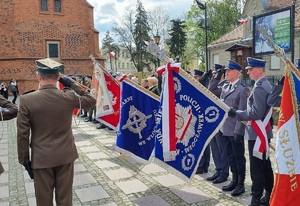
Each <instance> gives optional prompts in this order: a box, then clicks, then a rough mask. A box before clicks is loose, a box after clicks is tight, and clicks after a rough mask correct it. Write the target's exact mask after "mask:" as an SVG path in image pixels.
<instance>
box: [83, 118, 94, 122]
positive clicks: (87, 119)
mask: <svg viewBox="0 0 300 206" xmlns="http://www.w3.org/2000/svg"><path fill="white" fill-rule="evenodd" d="M84 121H85V122H91V121H93V120H92V118H86V119H85V120H84Z"/></svg>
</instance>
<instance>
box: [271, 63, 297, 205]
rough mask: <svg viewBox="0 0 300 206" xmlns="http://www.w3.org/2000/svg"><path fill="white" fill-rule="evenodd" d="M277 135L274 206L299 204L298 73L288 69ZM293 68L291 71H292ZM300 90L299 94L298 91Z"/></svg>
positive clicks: (272, 200) (273, 192)
mask: <svg viewBox="0 0 300 206" xmlns="http://www.w3.org/2000/svg"><path fill="white" fill-rule="evenodd" d="M285 71H288V73H286V75H285V80H284V86H283V91H282V99H281V105H280V113H279V119H278V129H277V134H276V154H275V157H276V161H275V163H276V165H275V183H274V188H273V191H272V195H271V200H270V205H271V206H286V205H288V206H296V205H299V202H300V195H299V194H300V151H299V134H298V130H299V119H298V117H299V111H298V108H299V105H298V104H299V103H298V101H297V99H300V98H299V96H300V91H297V90H299V86H300V79H299V76H298V75H299V74H296V73H294V71H291V69H290V68H286V69H285ZM290 71H291V72H290ZM297 93H298V94H297Z"/></svg>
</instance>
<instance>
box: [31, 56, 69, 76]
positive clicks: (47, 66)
mask: <svg viewBox="0 0 300 206" xmlns="http://www.w3.org/2000/svg"><path fill="white" fill-rule="evenodd" d="M35 63H36V65H37V70H38V72H39V73H41V74H59V69H60V68H63V67H64V65H63V64H61V63H59V62H57V61H54V60H53V59H50V58H46V59H39V60H36V61H35Z"/></svg>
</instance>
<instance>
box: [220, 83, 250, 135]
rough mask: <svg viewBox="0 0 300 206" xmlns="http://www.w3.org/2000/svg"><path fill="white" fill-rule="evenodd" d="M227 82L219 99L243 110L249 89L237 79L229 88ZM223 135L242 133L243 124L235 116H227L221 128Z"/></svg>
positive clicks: (243, 129)
mask: <svg viewBox="0 0 300 206" xmlns="http://www.w3.org/2000/svg"><path fill="white" fill-rule="evenodd" d="M229 85H230V84H229V82H228V83H227V84H225V85H224V86H223V88H222V93H221V96H220V99H221V100H223V101H224V103H225V104H227V105H228V106H229V107H233V108H235V109H239V110H244V109H246V107H247V97H248V95H249V92H250V91H249V89H248V87H246V85H244V84H242V83H241V81H238V82H237V83H236V84H235V85H234V86H233V87H232V88H231V89H230V90H229ZM221 131H222V132H223V135H224V136H234V135H235V134H238V135H244V133H245V125H244V124H243V123H242V122H241V121H239V120H237V118H236V117H227V119H226V120H225V122H224V124H223V127H222V128H221Z"/></svg>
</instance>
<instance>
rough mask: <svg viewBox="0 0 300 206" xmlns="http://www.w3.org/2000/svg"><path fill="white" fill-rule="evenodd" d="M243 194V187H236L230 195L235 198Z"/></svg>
mask: <svg viewBox="0 0 300 206" xmlns="http://www.w3.org/2000/svg"><path fill="white" fill-rule="evenodd" d="M244 192H245V186H244V184H243V185H237V186H236V187H235V188H234V190H233V191H232V193H231V196H233V197H236V196H240V195H241V194H243V193H244Z"/></svg>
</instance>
